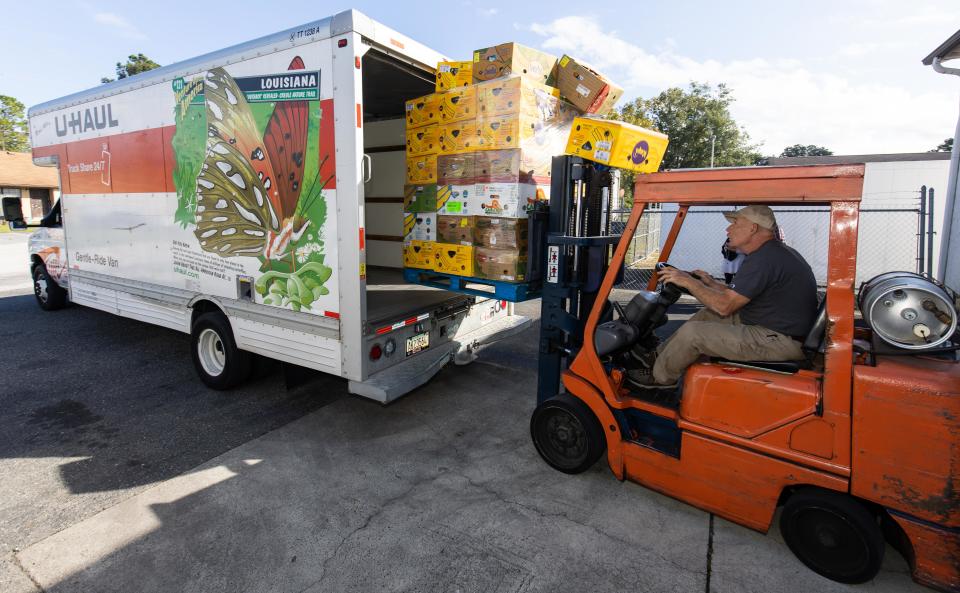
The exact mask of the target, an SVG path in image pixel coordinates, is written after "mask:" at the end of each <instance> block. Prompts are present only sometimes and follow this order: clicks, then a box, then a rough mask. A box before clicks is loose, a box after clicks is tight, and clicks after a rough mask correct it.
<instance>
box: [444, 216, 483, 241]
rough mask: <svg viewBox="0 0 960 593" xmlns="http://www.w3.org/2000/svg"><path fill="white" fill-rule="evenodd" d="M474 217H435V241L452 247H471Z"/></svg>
mask: <svg viewBox="0 0 960 593" xmlns="http://www.w3.org/2000/svg"><path fill="white" fill-rule="evenodd" d="M474 222H475V217H473V216H453V215H449V214H441V215H439V216H437V241H440V242H441V243H453V244H454V245H473V227H474Z"/></svg>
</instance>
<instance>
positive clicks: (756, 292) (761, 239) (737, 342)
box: [628, 205, 817, 387]
mask: <svg viewBox="0 0 960 593" xmlns="http://www.w3.org/2000/svg"><path fill="white" fill-rule="evenodd" d="M724 216H725V217H726V219H727V220H728V221H730V226H728V227H727V236H728V237H729V239H730V243H729V245H730V248H731V249H736V250H738V251H740V252H742V253H745V254H746V256H747V257H746V258H745V259H744V261H743V264H742V266H741V267H740V271H739V272H738V273H737V278H736V281H735V283H734V284H732V285H731V286H729V287H728V286H727V285H725V284H723V283H722V282H718V281H717V280H714V279H713V278H712V277H711V276H710V274H708V273H707V272H704V271H703V270H695V271H694V272H693V273H687V272H683V271H681V270H677V269H675V268H665V269H663V270H661V271H660V272H659V274H660V279H661V280H662V281H663V282H664V283H669V284H674V285H676V286H679V287H680V288H685V289H687V290H688V291H689V292H690V294H691V295H693V296H694V297H696V298H697V299H698V300H699V301H700V302H701V303H703V305H704V308H703V309H702V310H700V311H699V312H698V313H696V314H695V315H693V316H692V317H691V318H690V319H689V320H688V321H687V322H686V323H684V324H683V325H682V326H681V327H680V329H679V330H677V331H676V333H674V334H673V335H672V336H671V337H670V338H669V339H667V340H666V341H665V342H664V343H663V344H661V345H660V347H659V348H657V351H656V352H657V354H656V361H655V362H654V363H653V364H652V368H651V366H650V365H649V362H647V364H646V365H643V366H641V368H638V369H633V370H631V371H630V372H629V373H628V377H629V379H630V381H631V382H632V383H634V384H636V385H638V386H641V387H673V386H675V385H676V384H677V381H678V380H679V379H680V377H681V376H683V373H684V371H685V370H686V368H687V367H688V366H690V365H691V364H693V363H694V362H695V361H696V360H697V359H698V358H699V357H700V356H701V355H707V356H717V357H721V358H726V359H728V360H738V361H750V360H765V361H786V360H800V359H802V358H803V352H802V350H801V344H802V342H803V339H804V336H806V334H807V332H808V331H809V330H810V328H811V327H812V326H813V323H814V321H815V319H816V315H817V281H816V279H815V277H814V275H813V270H811V269H810V265H809V264H808V263H807V262H806V261H805V260H804V259H803V256H801V255H800V254H799V253H797V251H796V250H794V249H793V248H791V247H789V246H787V245H786V244H784V243H783V242H781V241H779V240H777V220H776V217H775V216H774V213H773V210H771V209H770V208H769V207H768V206H762V205H753V206H747V207H745V208H742V209H740V210H737V211H734V212H729V213H724Z"/></svg>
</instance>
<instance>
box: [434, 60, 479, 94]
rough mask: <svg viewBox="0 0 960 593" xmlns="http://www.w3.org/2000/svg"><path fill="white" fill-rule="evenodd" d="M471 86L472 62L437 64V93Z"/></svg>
mask: <svg viewBox="0 0 960 593" xmlns="http://www.w3.org/2000/svg"><path fill="white" fill-rule="evenodd" d="M471 84H473V62H440V63H439V64H437V84H436V89H437V92H438V93H439V92H441V91H449V90H450V89H455V88H457V87H461V86H469V85H471Z"/></svg>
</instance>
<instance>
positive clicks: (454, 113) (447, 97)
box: [437, 84, 477, 124]
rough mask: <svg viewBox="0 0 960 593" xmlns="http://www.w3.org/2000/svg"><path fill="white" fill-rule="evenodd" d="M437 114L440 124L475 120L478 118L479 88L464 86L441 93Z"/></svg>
mask: <svg viewBox="0 0 960 593" xmlns="http://www.w3.org/2000/svg"><path fill="white" fill-rule="evenodd" d="M438 96H439V101H438V103H437V113H438V116H439V118H440V123H442V124H449V123H452V122H455V121H461V120H465V119H473V118H475V117H476V116H477V87H476V85H472V84H471V85H470V86H463V87H458V88H455V89H451V90H449V91H446V92H443V93H439V94H438Z"/></svg>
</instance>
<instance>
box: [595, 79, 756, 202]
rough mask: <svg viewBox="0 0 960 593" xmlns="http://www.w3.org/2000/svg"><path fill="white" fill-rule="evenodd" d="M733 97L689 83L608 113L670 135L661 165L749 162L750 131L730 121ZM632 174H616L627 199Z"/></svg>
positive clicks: (722, 90) (752, 149)
mask: <svg viewBox="0 0 960 593" xmlns="http://www.w3.org/2000/svg"><path fill="white" fill-rule="evenodd" d="M733 101H734V98H733V94H732V91H731V90H730V89H729V88H727V86H726V85H725V84H718V85H717V86H716V87H712V86H711V85H709V84H704V83H699V82H691V83H690V87H689V89H682V88H679V87H673V88H669V89H667V90H665V91H663V92H662V93H660V94H659V95H657V96H655V97H651V98H649V99H644V98H642V97H641V98H637V99H635V100H633V101H632V102H630V103H627V104H626V105H624V106H623V107H621V108H619V109H618V110H617V111H616V112H614V113H613V114H612V115H611V116H610V117H611V119H617V120H620V121H625V122H628V123H632V124H636V125H638V126H642V127H646V128H652V129H655V130H658V131H660V132H662V133H664V134H666V135H667V136H669V138H670V144H669V145H668V146H667V153H666V155H664V158H663V163H662V164H661V165H660V167H661V168H662V169H684V168H696V167H709V166H710V164H711V162H710V161H711V159H710V156H711V148H712V153H713V165H714V166H715V167H735V166H742V165H751V164H753V163H754V162H755V161H756V160H757V159H759V158H760V154H759V153H758V152H757V147H756V146H755V145H753V144H751V143H750V135H749V134H747V132H746V130H744V129H743V128H742V127H741V126H739V125H738V124H737V122H736V121H735V120H734V119H733V116H732V115H731V114H730V105H731V104H732V103H733ZM633 178H634V175H633V174H632V173H627V172H621V187H623V188H624V189H625V190H626V192H625V194H626V199H627V203H628V204H629V203H631V201H632V194H633Z"/></svg>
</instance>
